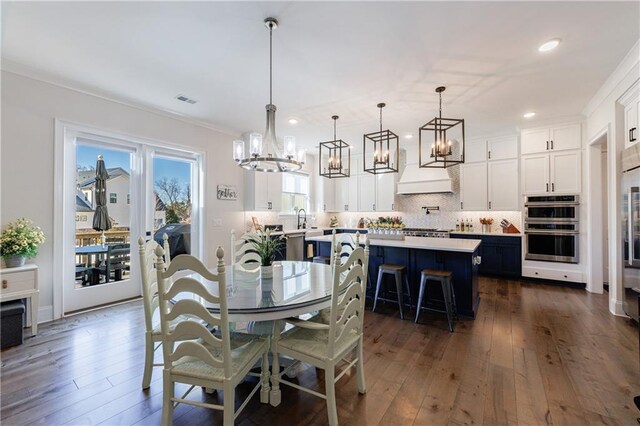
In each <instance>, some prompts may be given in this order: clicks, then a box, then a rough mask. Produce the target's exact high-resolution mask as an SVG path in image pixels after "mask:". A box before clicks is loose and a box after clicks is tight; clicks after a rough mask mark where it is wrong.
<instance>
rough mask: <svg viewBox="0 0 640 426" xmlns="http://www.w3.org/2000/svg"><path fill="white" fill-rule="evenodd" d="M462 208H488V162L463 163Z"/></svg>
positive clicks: (461, 173) (461, 171)
mask: <svg viewBox="0 0 640 426" xmlns="http://www.w3.org/2000/svg"><path fill="white" fill-rule="evenodd" d="M460 209H461V210H468V211H476V210H487V163H486V162H482V163H470V164H467V163H465V164H463V165H462V167H461V169H460Z"/></svg>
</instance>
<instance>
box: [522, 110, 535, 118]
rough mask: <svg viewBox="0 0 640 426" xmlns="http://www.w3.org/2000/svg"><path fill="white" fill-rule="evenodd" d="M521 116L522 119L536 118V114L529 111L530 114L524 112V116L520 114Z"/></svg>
mask: <svg viewBox="0 0 640 426" xmlns="http://www.w3.org/2000/svg"><path fill="white" fill-rule="evenodd" d="M522 116H523V117H524V118H533V117H535V116H536V113H535V112H533V111H531V112H525V113H524V114H522Z"/></svg>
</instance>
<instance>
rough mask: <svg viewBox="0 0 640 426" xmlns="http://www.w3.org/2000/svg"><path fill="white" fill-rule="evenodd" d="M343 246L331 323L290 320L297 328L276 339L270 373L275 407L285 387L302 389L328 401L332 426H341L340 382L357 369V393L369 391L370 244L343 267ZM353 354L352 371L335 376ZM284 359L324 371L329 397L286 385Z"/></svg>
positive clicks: (335, 270) (335, 268) (336, 265)
mask: <svg viewBox="0 0 640 426" xmlns="http://www.w3.org/2000/svg"><path fill="white" fill-rule="evenodd" d="M341 251H342V247H340V244H338V245H337V246H336V251H335V254H334V266H333V293H332V294H331V313H330V320H329V324H323V323H318V322H314V321H303V320H299V319H287V320H285V321H287V322H289V323H291V324H293V325H294V326H295V327H293V328H292V329H290V330H288V331H286V332H284V333H283V334H282V335H280V336H278V337H276V336H274V339H273V341H272V343H271V348H272V351H273V366H272V374H271V394H270V402H271V405H273V406H278V405H279V404H280V402H281V391H280V383H283V384H286V385H288V386H292V387H294V388H296V389H300V390H303V391H305V392H308V393H310V394H312V395H315V396H318V397H320V398H324V399H326V401H327V412H328V417H329V424H330V425H332V426H333V425H337V424H338V411H337V407H336V392H335V384H336V382H337V381H338V380H339V379H340V378H341V377H342V376H343V375H344V374H345V373H346V372H347V371H348V370H349V369H350V368H351V367H353V366H354V365H355V367H356V370H357V372H356V375H357V382H358V391H359V392H360V393H361V394H364V393H365V392H366V385H365V378H364V363H363V358H362V350H363V348H362V345H363V329H364V303H365V299H364V292H365V282H366V279H367V267H368V264H369V242H368V241H367V242H366V243H365V247H364V248H362V247H357V248H356V249H355V250H353V252H352V253H351V255H350V256H349V258H348V259H347V260H346V261H345V262H342V263H340V252H341ZM352 351H353V352H354V357H353V358H354V359H352V360H348V359H346V361H347V362H348V365H347V367H346V368H345V369H344V370H343V371H342V372H341V373H340V374H338V375H337V376H336V374H335V367H336V365H337V364H338V363H339V362H340V361H341V360H343V359H345V358H346V356H347V355H348V354H349V353H351V352H352ZM280 355H285V356H288V357H292V358H295V359H297V360H300V361H302V362H305V363H308V364H311V365H313V366H315V367H317V368H321V369H323V370H324V371H325V394H324V395H323V394H321V393H319V392H315V391H313V390H311V389H307V388H304V387H302V386H300V385H298V384H296V383H292V382H289V381H287V380H283V379H282V376H283V374H284V373H286V372H287V370H285V371H283V372H282V373H280V363H279V359H278V357H279V356H280Z"/></svg>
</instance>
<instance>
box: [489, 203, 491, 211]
mask: <svg viewBox="0 0 640 426" xmlns="http://www.w3.org/2000/svg"><path fill="white" fill-rule="evenodd" d="M489 210H491V201H489Z"/></svg>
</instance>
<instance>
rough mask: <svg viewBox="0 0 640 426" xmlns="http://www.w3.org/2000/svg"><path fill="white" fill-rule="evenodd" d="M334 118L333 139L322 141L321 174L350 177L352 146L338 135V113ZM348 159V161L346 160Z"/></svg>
mask: <svg viewBox="0 0 640 426" xmlns="http://www.w3.org/2000/svg"><path fill="white" fill-rule="evenodd" d="M331 118H332V119H333V140H332V141H328V142H321V143H320V147H319V149H320V153H319V155H318V164H319V170H320V176H324V177H326V178H329V179H333V178H343V177H349V176H350V175H351V152H350V151H351V149H350V148H351V147H350V146H349V144H348V143H346V142H345V141H343V140H342V139H338V138H337V137H336V122H337V121H338V118H340V117H338V116H337V115H334V116H332V117H331ZM345 160H346V161H345Z"/></svg>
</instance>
